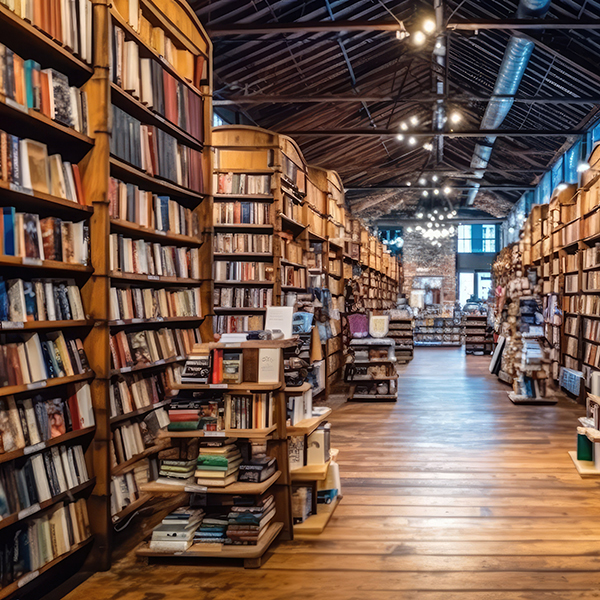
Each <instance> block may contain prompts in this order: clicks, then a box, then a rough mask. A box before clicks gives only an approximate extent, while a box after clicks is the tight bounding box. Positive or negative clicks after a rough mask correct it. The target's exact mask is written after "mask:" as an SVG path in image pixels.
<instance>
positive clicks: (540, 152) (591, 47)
mask: <svg viewBox="0 0 600 600" xmlns="http://www.w3.org/2000/svg"><path fill="white" fill-rule="evenodd" d="M191 4H192V6H193V7H194V9H195V10H196V12H197V14H198V16H199V18H200V20H201V21H202V23H203V25H204V26H205V27H207V29H208V30H209V32H210V30H211V29H213V30H216V29H229V30H230V31H235V30H236V26H237V25H239V24H267V23H274V24H276V23H279V24H287V23H299V22H303V21H305V22H311V23H312V22H316V21H318V22H331V21H332V18H331V15H333V20H334V21H350V20H356V21H359V22H365V21H379V22H380V21H387V22H389V23H397V21H396V20H395V19H398V20H401V21H403V22H404V24H405V25H406V28H407V29H408V30H409V31H412V32H414V31H415V30H416V29H418V28H420V26H421V24H422V22H423V21H424V20H425V18H427V17H433V15H434V13H433V2H432V1H430V2H406V1H397V0H389V1H384V0H338V1H335V0H316V1H308V2H300V1H298V0H280V1H276V0H272V1H270V2H268V1H266V0H252V1H248V2H235V1H230V0H212V1H211V0H196V1H193V0H191ZM517 4H518V2H514V1H513V2H505V1H495V0H486V1H485V2H484V1H477V0H462V1H458V2H457V1H451V0H448V1H446V2H445V3H444V20H445V22H446V23H448V22H457V21H461V22H462V21H466V22H472V21H473V20H486V19H487V20H488V21H489V20H497V19H510V18H512V17H513V16H514V13H515V10H516V8H517ZM599 18H600V3H599V2H595V1H591V0H560V1H553V2H552V4H551V8H550V11H549V13H548V14H547V15H546V17H545V20H546V21H550V20H555V21H557V22H558V21H561V20H562V21H565V20H568V19H577V20H580V24H581V23H583V22H584V21H591V20H594V19H599ZM511 33H512V32H511V31H510V30H497V29H485V28H480V29H479V30H478V31H465V30H453V31H450V30H447V33H446V35H447V40H448V41H447V48H448V52H447V59H446V60H447V63H446V72H444V73H442V75H443V77H444V78H445V81H446V82H447V87H446V95H447V100H446V110H447V111H448V113H449V112H450V111H452V110H459V111H460V112H461V114H462V116H463V119H462V121H461V122H460V124H458V125H456V128H457V129H459V130H460V131H476V130H477V129H479V126H480V123H481V118H482V116H483V114H484V112H485V108H486V105H487V102H486V101H485V100H483V101H482V100H477V99H473V98H474V97H475V98H488V97H489V96H490V93H491V92H492V89H493V87H494V83H495V80H496V76H497V74H498V70H499V67H500V64H501V62H502V57H503V54H504V51H505V48H506V45H507V41H508V39H509V36H510V35H511ZM599 34H600V29H599V28H598V27H592V26H590V27H589V28H587V29H581V28H578V29H573V28H570V29H567V28H562V29H545V30H539V29H531V30H527V31H523V32H521V35H524V36H526V37H529V38H530V39H532V40H534V41H535V49H534V51H533V54H532V57H531V59H530V61H529V64H528V66H527V70H526V72H525V75H524V77H523V80H522V82H521V85H520V87H519V90H518V96H519V97H522V98H531V97H535V98H536V99H540V98H559V99H561V101H560V102H557V103H542V102H529V103H525V102H515V103H514V104H513V106H512V108H511V109H510V112H509V113H508V116H507V117H506V119H505V120H504V122H503V123H502V125H501V127H500V129H503V130H508V131H510V132H511V133H512V135H510V136H509V135H502V136H500V137H498V139H497V141H496V144H495V146H494V150H493V153H492V157H491V160H490V162H489V165H488V169H487V171H486V173H485V175H484V178H483V179H482V180H479V181H480V183H481V185H482V187H481V191H480V192H479V194H478V196H477V198H476V201H475V204H474V207H473V208H474V209H477V210H479V211H481V210H483V211H485V212H488V213H490V214H492V215H494V216H498V217H501V216H504V215H505V214H506V213H507V211H508V210H509V209H510V207H511V206H512V204H513V203H514V202H515V201H516V200H518V199H519V198H520V196H521V194H522V193H523V191H524V190H525V189H526V188H527V186H530V185H533V184H535V183H536V182H537V181H538V179H539V177H540V176H541V174H542V173H543V171H544V170H545V169H546V168H547V167H548V166H549V165H550V164H551V163H552V162H553V161H554V160H555V159H556V158H557V157H558V156H559V155H560V153H561V152H562V151H564V150H565V149H566V148H568V147H569V146H570V145H571V144H572V143H573V141H575V140H576V139H577V137H576V136H575V135H573V132H577V131H579V130H581V129H582V128H586V127H587V126H589V124H590V122H591V121H593V120H594V118H595V116H596V113H597V110H598V104H596V103H594V100H595V99H598V98H600V89H599V88H600V35H599ZM411 39H414V36H411V38H409V39H408V40H404V41H399V40H397V39H396V37H395V35H394V33H393V32H390V31H351V32H348V31H345V32H342V33H336V32H331V31H325V32H317V33H314V32H313V33H310V32H298V33H287V34H283V33H269V34H262V35H255V34H248V33H240V34H237V35H215V36H213V41H214V98H215V100H216V101H219V100H228V99H229V100H235V99H236V98H238V99H239V97H240V96H245V101H244V102H240V101H239V100H236V104H235V105H233V106H226V107H223V108H227V109H232V110H236V111H239V112H241V113H242V114H243V115H244V117H245V118H246V119H248V120H249V121H250V122H253V123H255V124H257V125H260V126H261V127H265V128H268V129H272V130H274V131H278V132H286V133H290V132H293V137H294V138H295V139H296V140H297V141H298V142H299V144H300V146H301V148H302V150H303V152H304V155H305V157H306V159H307V160H308V161H309V163H311V164H315V165H319V166H323V167H327V168H332V169H335V170H336V171H338V172H339V173H340V175H341V176H342V178H343V181H344V183H345V185H346V186H347V188H350V190H349V191H348V193H347V198H348V200H349V202H350V204H351V206H352V207H353V210H354V211H355V212H357V213H358V214H360V215H361V216H363V217H366V218H376V217H379V216H383V215H385V216H388V217H389V216H392V217H396V216H397V217H407V216H411V215H412V214H414V212H415V209H416V207H417V206H418V204H419V203H422V202H423V196H422V190H418V189H417V188H418V187H419V184H418V180H419V179H420V177H421V176H423V175H424V176H425V177H426V178H427V180H428V184H429V185H440V186H441V187H444V186H451V187H452V192H451V193H450V196H449V198H450V200H451V201H452V203H453V204H454V205H455V206H458V205H461V204H464V203H465V199H466V193H467V191H466V189H465V188H467V186H468V183H469V180H472V178H473V175H472V170H471V169H470V166H469V164H470V161H471V157H472V155H473V150H474V147H475V144H476V143H477V141H478V140H480V139H481V138H476V137H447V138H445V139H444V145H443V156H439V155H438V154H437V153H436V152H431V151H427V150H425V149H423V147H422V144H423V142H426V141H431V140H430V139H424V138H419V140H418V143H417V144H416V145H415V146H414V147H410V146H409V145H408V143H407V142H406V141H398V140H397V139H396V138H395V137H394V136H390V135H389V131H390V130H393V131H394V132H395V131H399V126H400V123H401V122H403V121H404V122H407V120H408V119H409V118H410V117H412V116H416V117H417V118H418V125H417V126H416V129H418V130H419V131H421V132H430V131H432V114H433V113H432V111H433V103H432V102H430V101H429V102H427V101H414V100H413V101H411V98H412V99H421V100H422V99H423V97H428V96H431V95H432V94H433V93H434V90H435V87H434V86H435V75H434V72H435V71H434V69H437V70H438V72H439V67H438V66H437V65H436V64H435V62H434V60H433V45H434V38H433V37H431V38H430V39H429V40H428V42H427V43H426V44H424V45H423V46H420V47H416V46H415V44H414V43H412V42H411ZM256 95H258V96H263V95H268V96H278V97H281V96H287V97H290V99H289V100H286V101H282V100H281V98H279V99H278V101H277V102H272V100H273V98H265V99H264V101H263V100H260V99H259V102H254V101H253V102H249V101H248V100H252V99H253V98H252V97H253V96H256ZM327 95H334V96H344V97H349V96H357V99H356V100H353V101H351V102H331V101H324V99H322V98H321V101H320V102H314V103H306V102H302V101H301V100H302V99H306V98H307V97H310V96H320V97H322V96H327ZM459 97H460V99H461V101H460V102H458V103H457V102H456V101H455V102H454V103H453V101H452V99H453V98H454V99H458V98H459ZM570 98H573V99H575V98H584V99H586V98H591V101H590V102H587V101H581V100H579V101H574V100H573V101H569V99H570ZM362 99H364V100H362ZM325 100H326V99H325ZM562 100H564V101H562ZM217 110H218V107H217ZM246 122H248V121H246ZM355 129H360V130H367V131H366V134H367V135H362V136H349V135H347V133H348V131H347V130H355ZM377 129H379V130H387V132H388V135H377ZM320 130H336V131H337V134H336V135H333V134H332V135H328V136H326V137H322V136H321V137H319V136H317V135H315V132H318V131H320ZM544 131H545V132H546V133H547V134H548V133H549V132H550V131H551V132H553V133H556V131H559V132H563V131H564V132H567V133H565V134H564V135H545V136H544V135H526V134H529V133H534V132H538V133H540V132H544ZM300 132H306V133H300ZM308 132H312V133H308ZM519 132H521V133H520V134H519ZM343 133H345V134H346V135H342V134H343ZM438 156H439V158H438ZM433 171H435V172H436V175H437V176H438V177H439V179H438V182H436V183H435V184H434V183H433V182H431V177H432V175H433ZM469 173H471V175H469ZM407 182H410V183H411V187H410V188H406V187H405V186H406V184H407ZM388 186H402V187H400V188H399V189H381V188H385V187H388ZM363 188H367V189H363ZM368 188H378V189H375V190H373V189H368ZM440 197H441V196H440ZM429 198H430V199H431V198H432V194H430V197H429ZM438 198H439V197H438ZM436 200H437V198H436Z"/></svg>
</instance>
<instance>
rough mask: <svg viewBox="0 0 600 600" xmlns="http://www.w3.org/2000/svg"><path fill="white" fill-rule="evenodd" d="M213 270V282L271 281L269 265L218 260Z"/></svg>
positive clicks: (270, 267) (271, 274)
mask: <svg viewBox="0 0 600 600" xmlns="http://www.w3.org/2000/svg"><path fill="white" fill-rule="evenodd" d="M213 269H214V277H215V281H273V265H272V264H270V263H265V262H256V261H252V262H246V261H239V262H238V261H229V260H219V261H215V262H214V263H213Z"/></svg>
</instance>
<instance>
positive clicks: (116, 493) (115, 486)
mask: <svg viewBox="0 0 600 600" xmlns="http://www.w3.org/2000/svg"><path fill="white" fill-rule="evenodd" d="M157 476H158V468H157V466H156V460H155V459H148V458H145V459H142V460H140V461H139V462H137V463H136V465H135V466H134V468H133V469H131V471H128V472H127V473H123V474H122V475H113V477H112V479H111V482H110V490H111V494H110V512H111V516H112V518H113V520H117V518H118V514H119V513H120V512H121V511H122V510H124V509H125V508H127V507H128V506H129V505H130V504H132V503H133V502H135V501H136V500H138V499H139V498H140V496H141V492H140V487H141V486H142V485H143V484H145V483H148V482H149V481H153V480H154V479H156V477H157Z"/></svg>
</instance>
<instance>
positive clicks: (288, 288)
mask: <svg viewBox="0 0 600 600" xmlns="http://www.w3.org/2000/svg"><path fill="white" fill-rule="evenodd" d="M281 289H282V290H285V291H288V292H306V290H307V289H308V287H297V286H295V285H282V286H281Z"/></svg>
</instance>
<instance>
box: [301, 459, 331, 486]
mask: <svg viewBox="0 0 600 600" xmlns="http://www.w3.org/2000/svg"><path fill="white" fill-rule="evenodd" d="M330 462H331V461H327V462H326V463H323V464H322V465H306V466H305V467H300V468H298V469H292V471H291V475H292V481H296V482H297V481H323V480H324V479H326V477H327V471H329V464H330Z"/></svg>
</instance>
